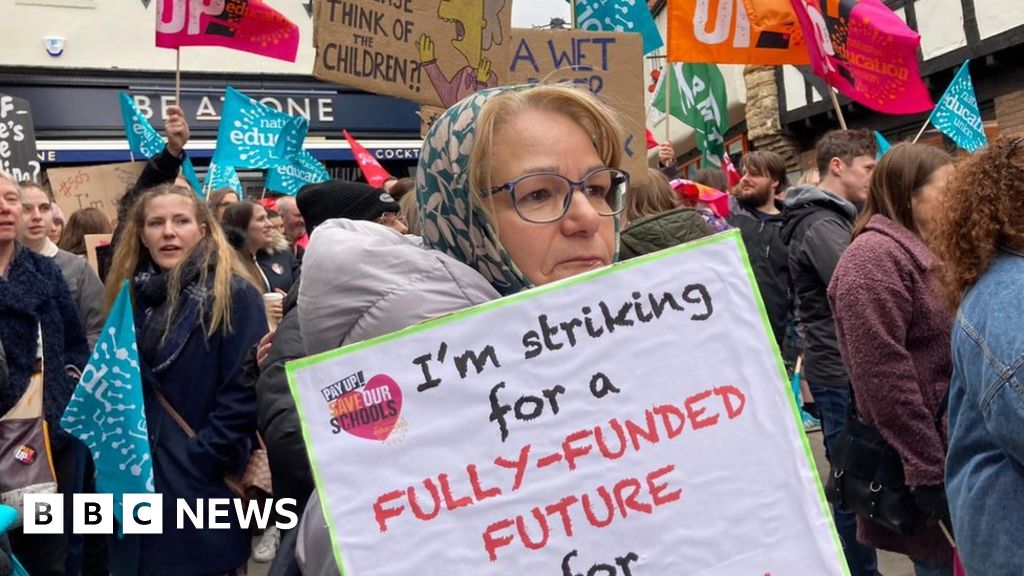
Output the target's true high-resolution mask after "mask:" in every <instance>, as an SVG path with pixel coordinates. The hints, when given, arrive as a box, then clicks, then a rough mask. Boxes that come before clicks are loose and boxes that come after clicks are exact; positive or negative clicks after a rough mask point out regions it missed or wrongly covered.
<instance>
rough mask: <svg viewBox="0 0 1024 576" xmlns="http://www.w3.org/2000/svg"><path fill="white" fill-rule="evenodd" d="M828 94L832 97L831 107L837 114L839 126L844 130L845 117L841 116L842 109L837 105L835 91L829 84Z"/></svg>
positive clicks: (837, 100) (837, 99)
mask: <svg viewBox="0 0 1024 576" xmlns="http://www.w3.org/2000/svg"><path fill="white" fill-rule="evenodd" d="M828 95H829V96H830V97H831V98H832V107H833V108H835V110H836V115H838V116H839V127H840V128H842V129H843V130H846V118H844V117H843V109H842V108H840V107H839V98H836V91H835V90H834V89H833V88H832V85H831V84H828Z"/></svg>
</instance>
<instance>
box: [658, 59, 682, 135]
mask: <svg viewBox="0 0 1024 576" xmlns="http://www.w3.org/2000/svg"><path fill="white" fill-rule="evenodd" d="M663 69H664V70H665V77H664V78H662V80H661V81H662V82H663V84H662V86H664V87H665V140H666V141H667V142H668V143H669V144H671V143H672V135H671V133H670V132H671V129H672V114H670V113H669V111H670V110H672V86H670V85H669V83H668V81H669V79H670V76H671V74H672V72H673V68H672V63H671V62H669V61H668V57H667V56H666V57H665V66H664V67H663ZM677 84H678V82H677Z"/></svg>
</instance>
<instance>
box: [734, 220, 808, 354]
mask: <svg viewBox="0 0 1024 576" xmlns="http://www.w3.org/2000/svg"><path fill="white" fill-rule="evenodd" d="M777 208H778V209H779V213H778V214H771V215H768V214H757V213H755V211H754V210H753V209H749V208H747V207H745V206H743V205H742V204H739V203H736V205H735V206H733V213H732V216H730V217H729V220H728V221H729V224H730V225H731V226H733V227H734V228H738V229H739V231H740V233H741V234H742V235H743V245H744V246H746V248H747V257H748V258H750V265H751V267H752V268H753V269H754V278H755V279H756V280H757V287H758V289H760V291H761V299H762V300H764V307H765V309H766V310H767V311H768V320H769V321H770V322H771V325H772V333H773V334H774V336H775V342H776V343H778V345H779V349H780V350H782V344H783V340H785V336H786V327H787V326H788V325H789V320H790V318H792V316H793V288H792V285H791V283H790V280H789V249H788V248H787V246H786V243H785V242H784V241H783V240H782V224H783V222H784V221H785V216H784V215H783V213H782V209H783V207H782V205H781V203H779V204H778V206H777Z"/></svg>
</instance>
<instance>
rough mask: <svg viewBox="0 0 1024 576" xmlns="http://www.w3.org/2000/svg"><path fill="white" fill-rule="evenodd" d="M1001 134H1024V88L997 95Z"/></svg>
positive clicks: (997, 116)
mask: <svg viewBox="0 0 1024 576" xmlns="http://www.w3.org/2000/svg"><path fill="white" fill-rule="evenodd" d="M996 121H998V122H999V135H1000V136H1009V135H1024V90H1018V91H1016V92H1010V93H1009V94H1004V95H1002V96H997V97H996Z"/></svg>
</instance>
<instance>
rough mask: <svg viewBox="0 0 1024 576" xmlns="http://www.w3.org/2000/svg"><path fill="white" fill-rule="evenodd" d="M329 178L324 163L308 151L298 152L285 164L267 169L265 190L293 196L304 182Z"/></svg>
mask: <svg viewBox="0 0 1024 576" xmlns="http://www.w3.org/2000/svg"><path fill="white" fill-rule="evenodd" d="M330 179H331V175H330V174H329V173H328V172H327V169H326V168H324V165H323V164H321V163H320V161H319V160H317V159H316V157H315V156H313V155H312V154H310V153H309V151H308V150H303V151H302V152H299V154H298V155H296V156H295V157H293V158H292V159H291V162H289V163H287V164H279V165H277V166H274V167H273V168H271V169H269V170H267V190H273V191H274V192H281V193H283V194H287V195H289V196H295V195H296V194H298V193H299V189H301V188H302V187H303V186H305V185H306V184H317V183H320V182H326V181H328V180H330Z"/></svg>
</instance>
